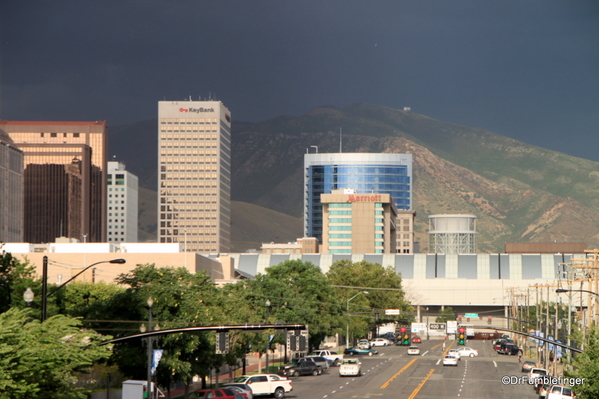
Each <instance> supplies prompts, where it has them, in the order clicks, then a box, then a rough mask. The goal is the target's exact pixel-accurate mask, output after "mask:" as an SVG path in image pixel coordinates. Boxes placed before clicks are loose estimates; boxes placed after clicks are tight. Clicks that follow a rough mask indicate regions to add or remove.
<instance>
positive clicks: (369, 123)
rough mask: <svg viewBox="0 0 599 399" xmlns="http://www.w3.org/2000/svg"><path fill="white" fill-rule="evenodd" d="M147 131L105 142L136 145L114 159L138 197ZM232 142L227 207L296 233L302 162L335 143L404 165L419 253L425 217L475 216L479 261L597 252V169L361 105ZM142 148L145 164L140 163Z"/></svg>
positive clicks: (278, 123)
mask: <svg viewBox="0 0 599 399" xmlns="http://www.w3.org/2000/svg"><path fill="white" fill-rule="evenodd" d="M152 123H153V125H152ZM156 130H157V129H156V121H145V122H140V123H138V124H134V125H129V126H126V127H115V128H114V131H111V130H109V134H110V138H111V140H110V141H111V142H112V141H113V135H115V136H118V137H119V138H120V139H121V140H122V139H124V138H126V137H127V136H130V137H131V138H132V139H133V141H141V142H140V143H138V145H137V149H136V151H130V150H129V151H127V150H126V148H127V147H128V146H127V145H121V146H119V150H122V152H123V156H124V157H125V158H127V157H128V158H131V161H129V160H125V163H126V164H127V169H128V170H130V171H131V172H132V173H135V174H137V175H138V176H139V177H140V184H141V185H143V186H145V187H147V188H149V187H148V186H150V187H151V186H152V185H153V187H156V183H155V179H156V170H157V155H156V152H157V137H156V136H157V135H156ZM341 132H342V134H341ZM232 136H233V137H232V149H231V151H232V167H231V175H232V199H233V200H235V201H238V202H246V203H249V204H253V205H255V206H258V207H261V208H264V209H260V208H256V207H254V208H252V211H251V212H254V213H258V212H265V215H266V214H268V213H269V211H267V210H271V211H276V212H280V213H281V214H285V215H289V216H291V217H293V218H295V219H297V218H299V219H298V220H299V222H298V223H300V224H301V217H302V205H303V194H302V190H303V188H302V186H303V154H304V153H305V152H306V151H307V150H309V149H311V150H312V151H313V150H314V148H312V146H317V147H318V151H319V152H339V147H340V139H341V137H342V143H343V152H391V153H403V152H406V153H411V154H412V155H413V204H414V209H415V210H416V213H417V217H416V225H415V227H416V237H417V240H419V241H420V242H421V247H422V248H423V249H424V250H426V242H427V241H428V240H427V235H428V234H427V230H428V216H429V215H431V214H444V213H452V214H455V213H462V214H474V215H476V216H477V231H478V234H477V242H478V251H479V252H502V251H503V245H504V243H505V242H522V241H531V242H547V241H568V242H585V243H587V245H589V246H590V247H593V246H597V245H598V244H599V229H598V228H597V227H595V226H598V225H599V223H597V222H599V213H598V212H597V211H596V209H599V207H598V205H599V189H598V188H597V179H599V163H597V162H593V161H589V160H585V159H582V158H577V157H573V156H570V155H566V154H562V153H559V152H555V151H551V150H546V149H543V148H540V147H536V146H532V145H529V144H525V143H523V142H520V141H518V140H515V139H512V138H508V137H504V136H501V135H498V134H496V133H493V132H489V131H486V130H484V129H481V128H474V127H467V126H461V125H457V124H453V123H446V122H442V121H438V120H435V119H433V118H430V117H427V116H424V115H420V114H417V113H414V112H411V111H403V110H394V109H392V108H387V107H380V106H376V105H370V104H352V105H349V106H347V107H343V108H337V107H334V106H323V107H319V108H316V109H314V110H311V111H309V112H308V113H306V114H304V115H301V116H289V115H285V116H280V117H277V118H273V119H270V120H267V121H262V122H257V123H252V122H238V123H236V122H234V123H233V126H232ZM152 146H153V148H151V147H152ZM150 148H151V151H153V152H152V156H147V157H145V158H144V159H139V158H140V156H139V155H141V154H144V153H146V154H147V151H150ZM117 152H118V151H117ZM148 155H149V154H148ZM130 162H132V163H131V168H129V165H130ZM150 166H151V168H152V169H151V170H148V169H149V168H150ZM140 172H141V173H142V175H140V174H139V173H140ZM272 217H273V216H271V215H269V216H268V217H265V218H264V220H269V219H272ZM295 219H292V220H295ZM232 222H233V225H235V223H236V221H235V220H232ZM290 223H291V222H290ZM242 224H243V225H245V223H239V224H238V225H242ZM294 231H297V229H295V230H294ZM300 233H301V230H300ZM272 239H274V237H273V238H272ZM266 241H270V240H266ZM256 244H258V243H256ZM250 245H251V244H250V243H248V242H246V244H245V245H242V246H239V245H234V247H236V248H238V249H239V248H240V247H244V246H250ZM254 248H255V246H254ZM247 249H249V247H248V248H247Z"/></svg>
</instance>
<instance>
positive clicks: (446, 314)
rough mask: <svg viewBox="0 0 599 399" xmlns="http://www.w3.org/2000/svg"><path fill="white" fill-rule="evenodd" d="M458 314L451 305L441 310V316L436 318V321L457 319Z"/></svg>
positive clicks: (445, 321)
mask: <svg viewBox="0 0 599 399" xmlns="http://www.w3.org/2000/svg"><path fill="white" fill-rule="evenodd" d="M455 319H456V315H455V312H454V311H453V309H452V308H451V306H448V307H446V308H445V309H443V310H442V311H440V312H439V316H437V318H436V319H435V323H447V320H455Z"/></svg>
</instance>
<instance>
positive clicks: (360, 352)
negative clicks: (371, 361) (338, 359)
mask: <svg viewBox="0 0 599 399" xmlns="http://www.w3.org/2000/svg"><path fill="white" fill-rule="evenodd" d="M378 353H379V351H377V350H375V349H360V348H358V347H354V348H347V349H346V350H345V351H343V354H344V355H348V356H356V355H357V356H372V355H378Z"/></svg>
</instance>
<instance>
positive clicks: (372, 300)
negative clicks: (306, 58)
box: [327, 260, 413, 335]
mask: <svg viewBox="0 0 599 399" xmlns="http://www.w3.org/2000/svg"><path fill="white" fill-rule="evenodd" d="M327 276H328V277H329V279H330V281H331V283H332V284H333V285H335V286H339V287H343V288H337V290H336V291H337V297H338V298H339V300H340V301H341V302H342V303H344V304H347V300H349V299H350V298H352V297H353V296H354V295H356V294H357V293H358V292H361V291H362V292H363V291H367V292H368V294H367V295H359V296H357V297H355V298H354V299H353V300H352V301H351V304H350V306H351V309H354V311H356V312H371V315H370V316H369V315H368V314H365V315H364V314H363V317H351V318H350V321H349V322H350V332H352V331H353V332H354V333H355V334H359V335H363V334H365V333H366V332H367V331H368V325H369V324H371V325H372V324H375V323H385V322H390V321H394V320H393V319H388V318H385V316H384V314H385V309H399V310H400V311H401V312H402V314H403V316H400V317H403V318H404V319H405V322H409V321H412V317H413V315H412V312H413V308H412V306H411V305H410V304H409V302H408V301H406V300H405V299H404V295H405V293H404V291H403V288H402V279H401V275H399V274H397V273H396V272H395V270H394V269H393V268H392V267H390V266H388V267H383V266H381V265H380V264H378V263H369V262H366V261H361V262H352V261H349V260H342V261H339V262H335V263H333V265H331V268H330V269H329V272H328V273H327ZM347 287H356V288H353V289H352V288H347ZM351 309H350V310H351ZM364 316H367V317H364Z"/></svg>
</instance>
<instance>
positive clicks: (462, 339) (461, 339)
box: [458, 327, 466, 345]
mask: <svg viewBox="0 0 599 399" xmlns="http://www.w3.org/2000/svg"><path fill="white" fill-rule="evenodd" d="M458 345H466V329H465V328H462V327H460V328H458Z"/></svg>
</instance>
